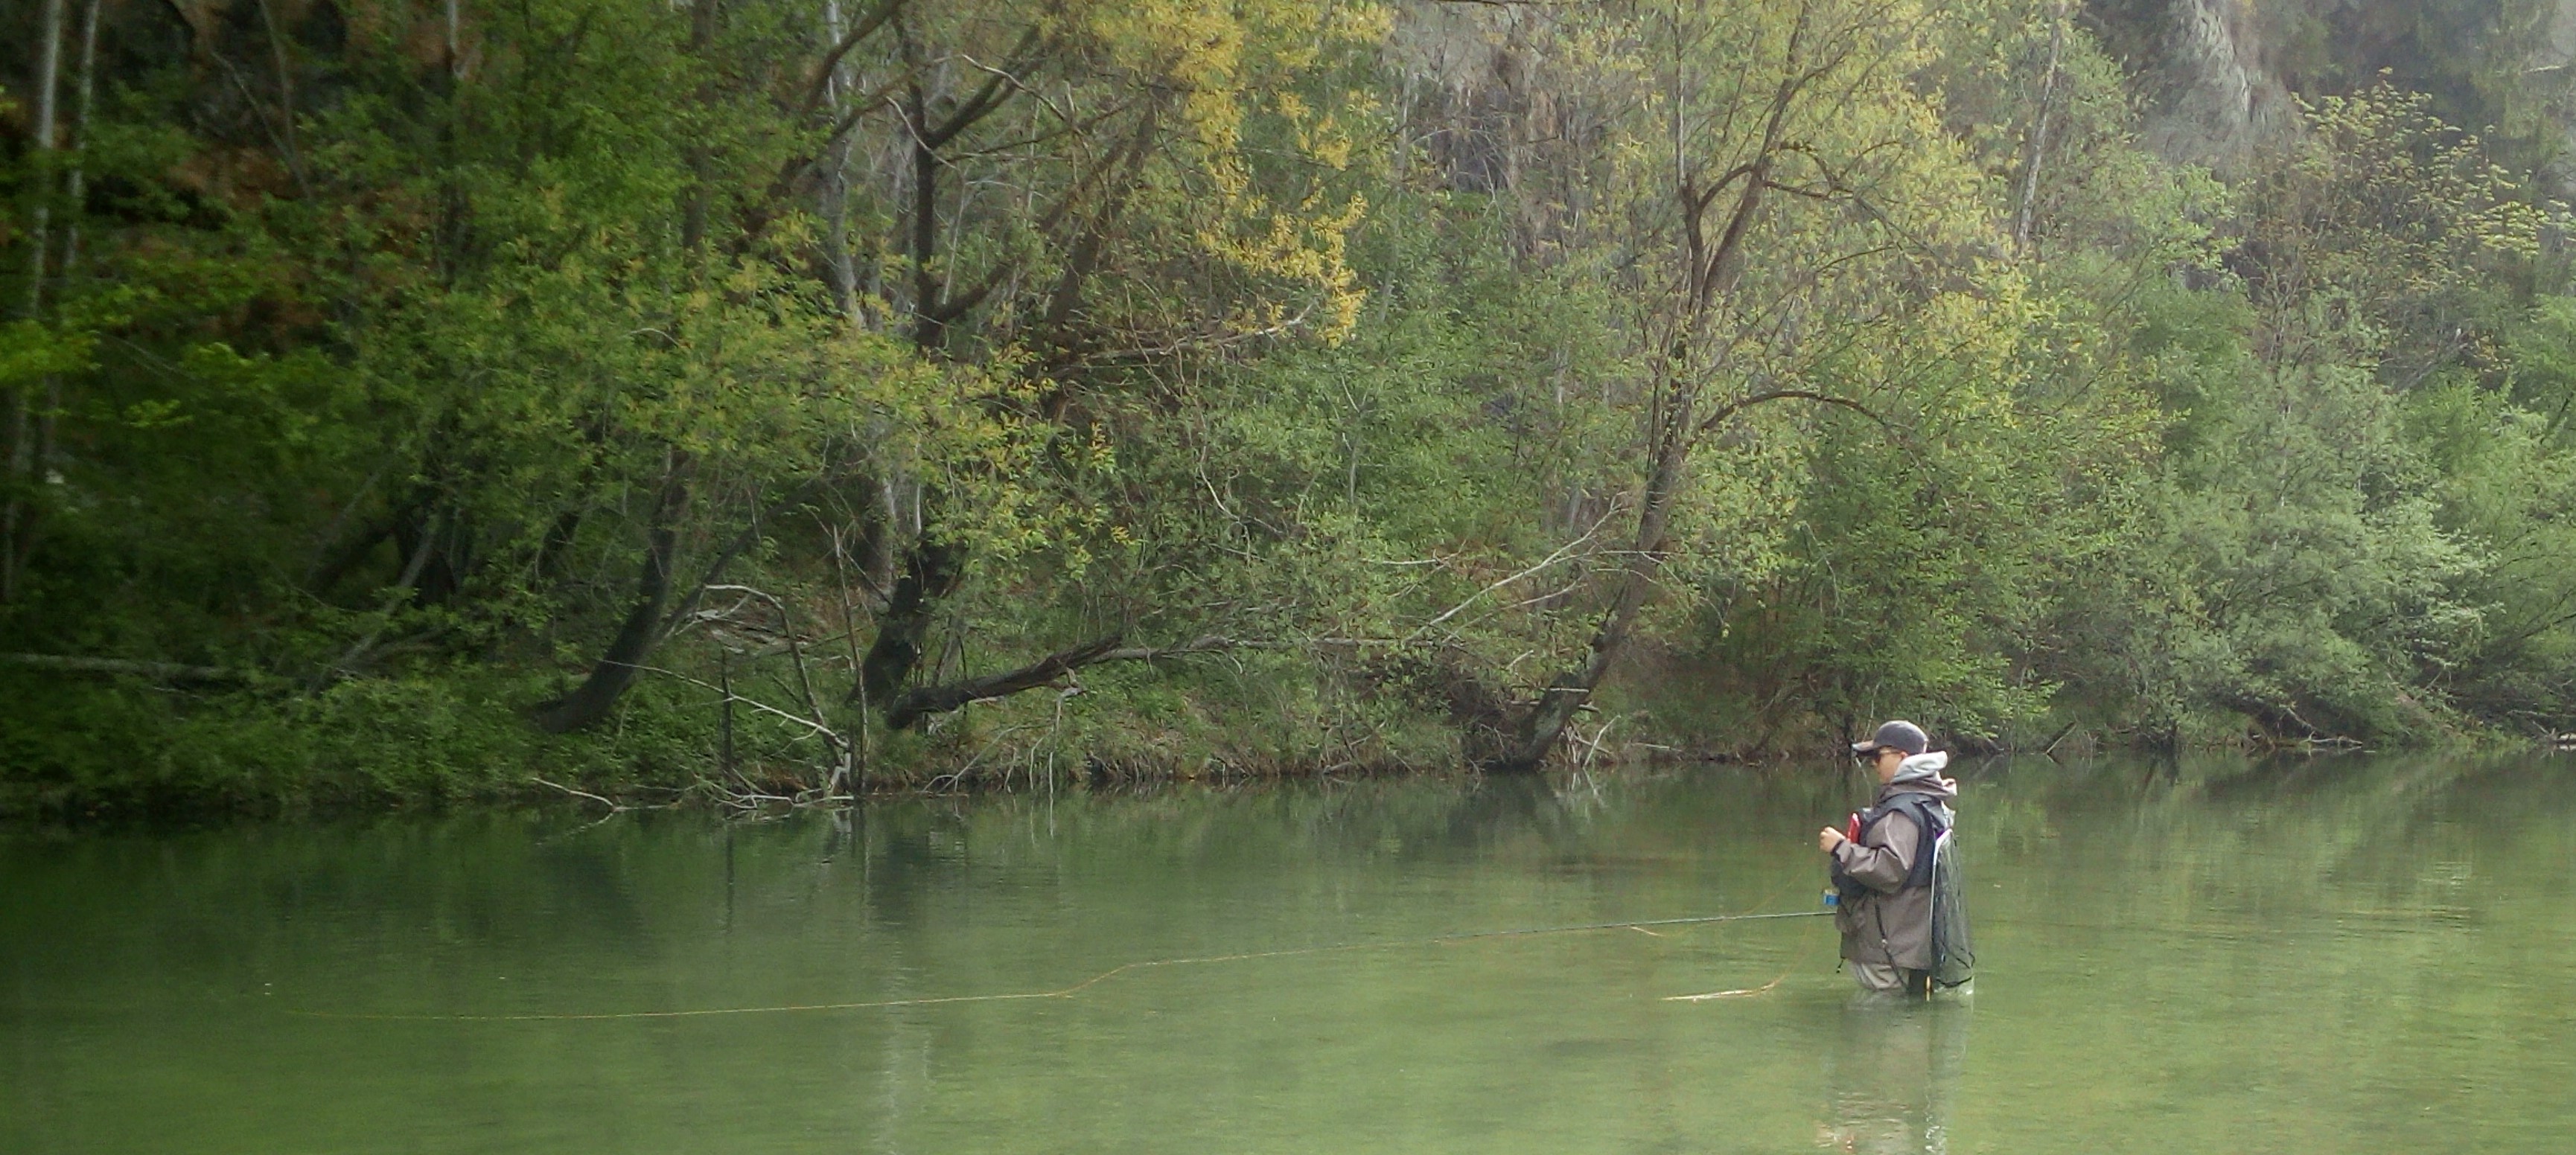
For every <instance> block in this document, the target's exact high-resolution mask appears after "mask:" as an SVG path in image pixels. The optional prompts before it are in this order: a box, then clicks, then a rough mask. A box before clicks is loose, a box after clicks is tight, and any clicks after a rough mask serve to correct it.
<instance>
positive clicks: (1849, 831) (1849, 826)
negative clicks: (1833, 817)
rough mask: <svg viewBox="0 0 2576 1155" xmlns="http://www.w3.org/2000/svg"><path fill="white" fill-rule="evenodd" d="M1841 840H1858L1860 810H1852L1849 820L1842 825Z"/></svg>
mask: <svg viewBox="0 0 2576 1155" xmlns="http://www.w3.org/2000/svg"><path fill="white" fill-rule="evenodd" d="M1843 841H1845V842H1859V841H1860V812H1859V811H1857V810H1855V811H1853V812H1852V816H1851V821H1850V822H1848V823H1846V824H1844V826H1843Z"/></svg>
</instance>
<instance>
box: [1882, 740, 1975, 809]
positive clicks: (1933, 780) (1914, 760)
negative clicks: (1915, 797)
mask: <svg viewBox="0 0 2576 1155" xmlns="http://www.w3.org/2000/svg"><path fill="white" fill-rule="evenodd" d="M1949 765H1950V754H1949V752H1948V751H1946V750H1935V751H1932V752H1931V753H1929V754H1917V755H1915V756H1913V757H1911V758H1908V759H1906V760H1905V761H1903V762H1901V763H1899V764H1898V765H1897V767H1896V777H1894V778H1890V779H1888V780H1887V785H1886V786H1884V787H1881V788H1880V789H1879V792H1878V796H1879V797H1880V798H1885V797H1887V796H1888V795H1890V794H1926V795H1930V796H1931V797H1933V798H1935V799H1938V800H1939V801H1940V803H1941V804H1942V805H1943V806H1948V805H1950V804H1951V803H1954V802H1957V801H1958V800H1959V784H1958V783H1957V782H1954V781H1951V780H1950V779H1947V778H1944V777H1942V776H1941V771H1942V770H1943V769H1944V768H1946V767H1948V766H1949Z"/></svg>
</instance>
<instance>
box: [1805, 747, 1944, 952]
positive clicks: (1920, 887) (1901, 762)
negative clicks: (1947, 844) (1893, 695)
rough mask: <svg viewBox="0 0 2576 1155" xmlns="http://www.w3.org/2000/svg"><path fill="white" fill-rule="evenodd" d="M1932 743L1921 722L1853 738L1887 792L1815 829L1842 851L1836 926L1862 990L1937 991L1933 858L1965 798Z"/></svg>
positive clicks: (1826, 844) (1824, 843)
mask: <svg viewBox="0 0 2576 1155" xmlns="http://www.w3.org/2000/svg"><path fill="white" fill-rule="evenodd" d="M1931 744H1932V740H1931V739H1930V738H1929V737H1927V736H1926V735H1925V734H1924V733H1923V728H1922V727H1920V726H1917V725H1915V724H1914V723H1912V722H1901V721H1900V722H1889V723H1887V724H1885V725H1883V726H1880V727H1879V728H1878V733H1876V734H1874V735H1872V736H1871V737H1870V740H1869V741H1866V742H1854V743H1852V753H1853V754H1855V755H1857V756H1858V757H1859V758H1860V759H1861V761H1863V762H1864V763H1867V764H1868V765H1869V767H1870V768H1871V769H1872V770H1875V771H1877V773H1878V781H1879V790H1878V798H1877V800H1876V801H1874V802H1872V803H1871V804H1870V808H1869V809H1867V810H1863V811H1861V812H1859V813H1857V814H1854V815H1852V817H1851V822H1850V824H1849V825H1848V826H1847V827H1845V828H1844V829H1842V830H1834V829H1831V828H1828V829H1825V830H1821V831H1818V832H1817V833H1816V848H1817V849H1819V850H1822V851H1824V852H1825V853H1827V854H1829V855H1832V856H1833V880H1834V889H1835V892H1836V896H1837V898H1838V904H1837V905H1836V907H1835V909H1834V928H1835V929H1836V930H1839V931H1841V932H1842V936H1843V958H1844V960H1845V961H1847V962H1849V963H1850V964H1851V974H1852V978H1853V979H1855V980H1857V981H1858V982H1859V983H1860V985H1861V989H1862V990H1866V991H1885V992H1902V993H1906V994H1914V995H1925V994H1929V993H1930V990H1931V985H1930V983H1931V973H1932V971H1933V968H1934V958H1933V944H1932V894H1933V888H1932V871H1931V869H1930V867H1931V865H1932V864H1931V862H1930V861H1929V859H1930V857H1931V855H1932V846H1933V839H1935V838H1938V837H1939V835H1940V834H1941V832H1943V831H1947V830H1948V829H1950V822H1951V811H1950V803H1952V802H1953V801H1956V800H1957V799H1958V797H1959V785H1958V783H1956V782H1952V781H1951V780H1949V779H1947V778H1944V777H1942V776H1941V769H1942V768H1943V767H1945V766H1948V765H1949V764H1950V756H1949V755H1948V754H1947V753H1942V752H1937V751H1936V752H1930V753H1927V752H1926V751H1927V750H1928V749H1929V748H1930V746H1931ZM1927 828H1929V833H1928V836H1927Z"/></svg>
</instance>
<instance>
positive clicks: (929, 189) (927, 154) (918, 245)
mask: <svg viewBox="0 0 2576 1155" xmlns="http://www.w3.org/2000/svg"><path fill="white" fill-rule="evenodd" d="M905 112H906V114H907V115H909V116H910V117H911V118H912V134H911V135H912V342H913V344H915V345H918V346H920V347H921V348H924V349H935V348H938V347H939V344H940V341H941V338H942V337H944V336H945V335H946V334H945V331H944V330H945V326H943V325H941V324H940V321H939V308H940V301H939V277H938V274H936V273H935V272H933V271H932V270H931V267H930V259H931V257H932V255H933V254H934V253H935V252H936V251H937V247H938V244H939V153H938V152H937V151H936V150H934V149H932V148H931V147H930V142H929V140H928V137H927V135H926V134H928V133H929V132H930V108H929V100H928V98H927V97H925V96H923V95H922V91H921V86H920V85H918V84H916V85H913V86H912V101H911V105H910V107H909V108H907V109H906V110H905Z"/></svg>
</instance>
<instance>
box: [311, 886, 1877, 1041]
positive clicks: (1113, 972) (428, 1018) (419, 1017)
mask: <svg viewBox="0 0 2576 1155" xmlns="http://www.w3.org/2000/svg"><path fill="white" fill-rule="evenodd" d="M1831 913H1833V912H1832V911H1829V910H1791V911H1775V912H1772V913H1768V914H1703V915H1694V916H1691V917H1688V918H1649V919H1628V920H1625V921H1621V922H1589V923H1578V924H1575V925H1571V926H1538V927H1515V928H1512V929H1509V930H1475V931H1461V932H1459V933H1456V934H1436V935H1432V936H1430V937H1428V938H1405V939H1388V940H1385V941H1381V942H1351V943H1336V944H1333V945H1331V946H1307V947H1290V948H1286V949H1282V950H1262V951H1246V952H1242V953H1239V954H1214V955H1197V956H1192V957H1189V958H1166V959H1145V960H1142V961H1138V962H1131V963H1121V964H1119V965H1117V966H1114V967H1111V968H1109V969H1108V970H1105V971H1102V972H1100V973H1099V974H1096V975H1093V976H1091V977H1090V978H1087V979H1084V980H1082V981H1081V982H1078V983H1075V984H1073V985H1072V986H1069V987H1060V988H1057V989H1055V990H1044V991H1008V992H1003V993H1000V994H987V995H941V996H936V997H931V998H913V999H879V1000H875V1001H871V1002H855V1003H798V1004H788V1005H781V1006H768V1007H705V1008H697V1009H691V1010H677V1011H596V1012H587V1013H527V1014H507V1015H465V1014H449V1015H434V1014H371V1013H366V1012H355V1011H301V1010H290V1011H287V1012H285V1013H286V1014H289V1015H293V1016H296V1017H298V1018H308V1019H357V1020H365V1021H369V1022H406V1023H426V1022H442V1023H526V1022H582V1021H591V1020H601V1019H692V1018H707V1017H711V1016H716V1015H768V1014H784V1013H787V1012H791V1011H863V1010H878V1009H889V1008H894V1007H931V1006H943V1005H947V1004H951V1003H1000V1002H1018V1001H1025V1000H1032V999H1066V998H1072V997H1073V996H1075V995H1077V994H1080V993H1082V992H1083V991H1084V990H1087V989H1089V988H1091V987H1093V986H1097V985H1099V984H1100V983H1104V982H1107V981H1109V980H1110V979H1113V978H1116V977H1117V976H1119V975H1122V974H1126V973H1128V972H1130V971H1140V970H1148V969H1152V968H1155V967H1176V966H1193V965H1198V964H1202V963H1223V962H1248V961H1251V960H1254V959H1267V958H1289V957H1293V956H1297V955H1314V954H1332V953H1336V952H1343V951H1361V950H1388V949H1393V948H1396V947H1406V946H1431V945H1435V944H1439V943H1448V942H1467V941H1471V940H1475V939H1491V938H1526V937H1531V936H1536V935H1548V934H1576V933H1581V932H1585V931H1598V930H1638V931H1646V932H1647V933H1649V934H1651V933H1653V932H1652V931H1651V930H1648V929H1647V928H1649V927H1658V926H1695V925H1700V924H1704V923H1719V922H1762V921H1768V920H1772V919H1784V918H1815V917H1817V916H1819V915H1826V914H1831ZM1786 977H1787V975H1786V974H1785V973H1784V974H1783V975H1782V976H1781V978H1786ZM1780 982H1781V979H1773V980H1771V981H1770V982H1768V983H1765V984H1763V985H1762V986H1759V987H1748V988H1745V989H1744V990H1740V991H1714V992H1711V993H1709V994H1705V995H1675V996H1673V997H1672V998H1671V999H1669V1000H1667V1001H1682V1002H1696V1001H1699V1000H1703V999H1714V998H1737V997H1748V996H1751V995H1757V994H1761V993H1763V992H1766V991H1769V990H1770V989H1772V988H1773V987H1777V986H1779V985H1780Z"/></svg>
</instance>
